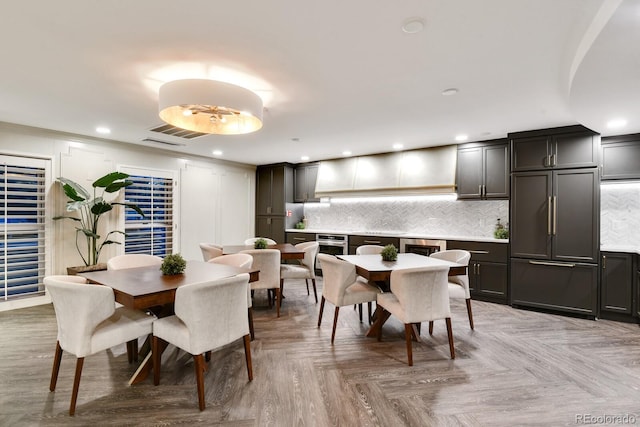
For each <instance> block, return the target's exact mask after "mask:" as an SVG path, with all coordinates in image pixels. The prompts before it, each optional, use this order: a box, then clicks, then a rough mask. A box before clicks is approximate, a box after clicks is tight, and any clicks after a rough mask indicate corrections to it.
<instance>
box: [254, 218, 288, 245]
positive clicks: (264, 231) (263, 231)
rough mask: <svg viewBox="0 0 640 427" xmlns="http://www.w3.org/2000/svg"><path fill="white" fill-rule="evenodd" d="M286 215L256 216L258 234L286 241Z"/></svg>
mask: <svg viewBox="0 0 640 427" xmlns="http://www.w3.org/2000/svg"><path fill="white" fill-rule="evenodd" d="M284 230H285V218H284V216H258V217H256V236H259V237H268V238H270V239H273V240H275V241H276V242H278V243H282V242H284V241H285V232H284Z"/></svg>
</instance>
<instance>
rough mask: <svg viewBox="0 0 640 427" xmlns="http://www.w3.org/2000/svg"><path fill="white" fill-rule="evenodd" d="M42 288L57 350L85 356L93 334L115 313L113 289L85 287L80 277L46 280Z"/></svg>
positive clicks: (59, 277)
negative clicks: (50, 312)
mask: <svg viewBox="0 0 640 427" xmlns="http://www.w3.org/2000/svg"><path fill="white" fill-rule="evenodd" d="M44 284H45V287H46V290H47V293H48V294H49V295H50V296H51V301H52V302H53V308H54V310H55V312H56V321H57V323H58V341H59V342H60V347H62V349H63V350H64V351H68V352H70V353H73V354H75V355H76V356H77V357H84V356H88V355H89V354H91V336H92V334H93V332H94V330H95V329H96V327H97V326H98V325H99V324H100V323H102V322H103V321H104V320H106V319H108V318H109V317H110V316H111V315H112V314H113V313H114V311H115V299H114V296H113V289H111V288H109V287H107V286H100V285H90V284H87V283H86V280H85V279H84V278H82V277H80V276H47V277H45V278H44Z"/></svg>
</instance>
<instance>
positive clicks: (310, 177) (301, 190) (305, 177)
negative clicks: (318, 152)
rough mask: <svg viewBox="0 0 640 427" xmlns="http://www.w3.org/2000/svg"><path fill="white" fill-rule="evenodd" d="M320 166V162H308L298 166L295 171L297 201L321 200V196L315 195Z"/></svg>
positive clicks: (295, 199)
mask: <svg viewBox="0 0 640 427" xmlns="http://www.w3.org/2000/svg"><path fill="white" fill-rule="evenodd" d="M319 167H320V164H319V163H307V164H302V165H297V166H296V168H295V169H294V171H293V175H294V184H295V186H294V189H295V191H294V201H295V202H298V203H304V202H319V201H320V198H317V197H316V196H315V193H316V180H317V179H318V169H319Z"/></svg>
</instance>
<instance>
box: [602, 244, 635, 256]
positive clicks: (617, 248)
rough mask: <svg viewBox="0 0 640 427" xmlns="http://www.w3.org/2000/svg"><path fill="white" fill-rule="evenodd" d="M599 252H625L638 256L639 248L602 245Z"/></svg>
mask: <svg viewBox="0 0 640 427" xmlns="http://www.w3.org/2000/svg"><path fill="white" fill-rule="evenodd" d="M600 250H601V251H603V252H625V253H629V254H638V255H640V246H638V245H602V246H600Z"/></svg>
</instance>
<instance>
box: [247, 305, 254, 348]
mask: <svg viewBox="0 0 640 427" xmlns="http://www.w3.org/2000/svg"><path fill="white" fill-rule="evenodd" d="M247 317H248V319H249V335H251V341H253V340H254V339H255V338H256V336H255V334H254V332H253V307H249V309H248V310H247Z"/></svg>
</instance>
